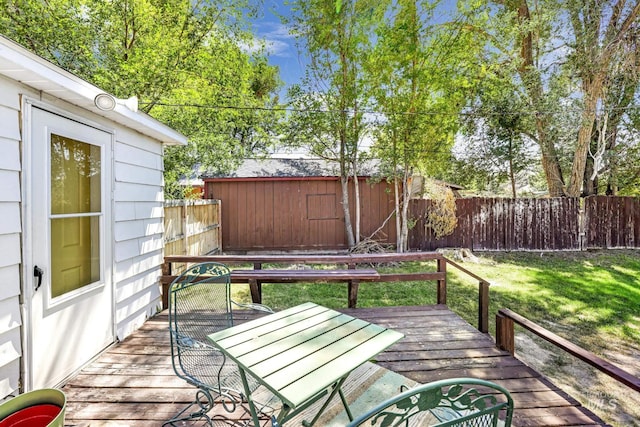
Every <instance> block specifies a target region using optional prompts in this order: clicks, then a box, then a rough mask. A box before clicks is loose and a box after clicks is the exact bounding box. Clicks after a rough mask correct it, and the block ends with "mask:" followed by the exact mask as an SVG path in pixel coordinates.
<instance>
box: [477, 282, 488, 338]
mask: <svg viewBox="0 0 640 427" xmlns="http://www.w3.org/2000/svg"><path fill="white" fill-rule="evenodd" d="M478 330H479V331H480V332H484V333H485V334H486V333H487V332H489V283H488V282H484V281H481V282H480V284H479V286H478Z"/></svg>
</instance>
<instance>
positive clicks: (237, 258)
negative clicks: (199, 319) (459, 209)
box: [160, 252, 489, 333]
mask: <svg viewBox="0 0 640 427" xmlns="http://www.w3.org/2000/svg"><path fill="white" fill-rule="evenodd" d="M425 260H433V261H435V262H436V271H435V272H433V271H431V272H426V271H425V272H415V273H380V274H378V276H377V277H376V278H375V279H368V280H367V281H369V282H408V281H415V280H433V281H436V287H437V296H436V302H437V304H445V305H446V303H447V264H449V265H451V266H452V267H454V268H456V269H458V270H460V271H461V272H463V273H465V274H467V275H469V276H471V277H472V278H474V279H476V280H478V282H479V288H478V330H480V331H481V332H484V333H487V332H488V331H489V282H488V281H486V280H484V279H482V278H481V277H479V276H477V275H475V274H474V273H472V272H470V271H468V270H466V269H465V268H463V267H462V266H460V265H458V264H457V263H455V262H453V261H451V260H449V259H447V258H446V257H444V256H443V255H442V254H440V253H437V252H408V253H401V254H398V253H382V254H337V255H308V254H287V255H262V254H259V255H203V256H180V255H171V256H166V257H165V259H164V264H163V272H162V274H163V276H162V277H161V279H160V282H161V284H162V286H163V288H162V291H163V307H167V305H168V301H167V300H166V295H167V291H168V286H169V284H170V283H171V281H172V280H173V279H174V278H175V274H176V272H175V271H174V269H173V268H172V264H174V263H198V262H220V263H223V264H230V265H233V264H253V268H254V270H260V269H262V268H263V266H264V265H265V264H290V265H291V264H293V265H295V264H336V265H346V266H347V268H348V269H355V268H357V267H358V266H361V265H370V266H371V265H373V266H376V265H379V264H388V263H399V262H407V261H425ZM288 279H290V278H288ZM302 279H303V277H302V275H301V278H300V280H298V281H301V282H302V281H304V280H302ZM327 279H329V277H327ZM287 281H291V280H287ZM334 281H335V280H334ZM256 282H257V283H250V285H251V286H252V298H253V299H254V302H258V301H255V300H256V298H259V292H260V282H259V281H256ZM348 282H349V290H348V300H349V306H350V307H355V305H356V301H357V292H358V283H357V281H353V282H355V283H352V281H348ZM244 283H246V281H245V282H244Z"/></svg>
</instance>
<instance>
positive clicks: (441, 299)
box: [437, 257, 447, 304]
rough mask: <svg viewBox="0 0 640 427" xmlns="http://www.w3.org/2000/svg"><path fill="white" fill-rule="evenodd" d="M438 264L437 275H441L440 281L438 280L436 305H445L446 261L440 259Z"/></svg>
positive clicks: (442, 258)
mask: <svg viewBox="0 0 640 427" xmlns="http://www.w3.org/2000/svg"><path fill="white" fill-rule="evenodd" d="M437 262H438V273H443V276H442V279H438V301H437V303H438V304H446V303H447V260H446V259H445V258H444V257H440V258H438V260H437Z"/></svg>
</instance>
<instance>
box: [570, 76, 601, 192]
mask: <svg viewBox="0 0 640 427" xmlns="http://www.w3.org/2000/svg"><path fill="white" fill-rule="evenodd" d="M603 79H604V75H603V73H602V72H600V73H598V74H596V75H594V76H593V79H592V80H591V81H589V82H587V83H585V84H584V91H583V93H584V96H585V103H584V111H583V113H582V121H581V123H580V129H579V130H578V141H577V142H576V149H575V153H574V155H573V166H572V168H571V178H570V179H569V186H568V188H567V196H569V197H578V196H580V194H581V191H582V183H583V182H584V179H585V173H584V172H585V169H586V164H587V156H588V155H589V146H590V144H591V134H592V132H593V123H594V122H595V118H596V107H597V104H598V100H599V99H600V97H601V94H602V82H603Z"/></svg>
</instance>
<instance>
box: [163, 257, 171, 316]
mask: <svg viewBox="0 0 640 427" xmlns="http://www.w3.org/2000/svg"><path fill="white" fill-rule="evenodd" d="M162 275H163V276H171V263H170V262H163V263H162ZM167 308H169V283H163V284H162V309H163V310H166V309H167Z"/></svg>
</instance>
